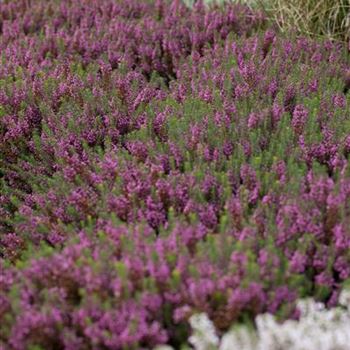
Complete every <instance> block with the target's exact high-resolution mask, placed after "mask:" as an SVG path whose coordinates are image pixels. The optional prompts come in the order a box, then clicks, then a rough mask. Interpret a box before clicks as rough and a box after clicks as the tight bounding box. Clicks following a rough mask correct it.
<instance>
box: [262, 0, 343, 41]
mask: <svg viewBox="0 0 350 350" xmlns="http://www.w3.org/2000/svg"><path fill="white" fill-rule="evenodd" d="M256 3H257V4H258V5H260V6H262V7H263V8H264V10H265V12H266V13H267V14H268V16H269V18H271V19H273V20H274V22H275V23H276V24H277V25H278V26H279V28H280V29H281V30H282V31H288V30H291V29H292V30H297V31H298V32H300V33H303V34H307V35H310V36H326V37H328V38H332V39H338V40H339V39H340V40H344V39H345V40H348V39H349V38H350V0H268V1H264V0H257V1H256Z"/></svg>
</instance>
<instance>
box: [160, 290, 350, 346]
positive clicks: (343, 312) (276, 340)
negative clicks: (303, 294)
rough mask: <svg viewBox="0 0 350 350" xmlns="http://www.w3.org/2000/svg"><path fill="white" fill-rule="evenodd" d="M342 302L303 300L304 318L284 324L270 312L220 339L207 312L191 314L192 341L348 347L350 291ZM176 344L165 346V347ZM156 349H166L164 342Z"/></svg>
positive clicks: (349, 334)
mask: <svg viewBox="0 0 350 350" xmlns="http://www.w3.org/2000/svg"><path fill="white" fill-rule="evenodd" d="M339 302H340V306H339V307H335V308H331V309H329V310H327V309H326V308H325V306H324V304H322V303H316V302H315V301H314V300H313V299H306V300H299V301H298V307H299V309H300V310H301V315H300V319H299V320H298V321H296V320H289V321H286V322H284V323H282V324H280V323H279V322H276V320H275V318H274V317H273V316H272V315H270V314H265V315H259V316H257V318H256V323H257V330H256V332H254V331H253V332H252V331H251V330H249V329H248V328H247V327H238V328H237V327H236V328H233V329H232V330H230V331H229V332H227V333H226V334H224V335H223V337H222V338H221V340H219V338H218V336H217V335H216V332H215V328H214V326H213V324H212V322H211V321H210V320H209V319H208V316H207V315H206V314H204V313H202V314H196V315H193V316H191V318H190V324H191V326H192V329H193V335H191V337H190V338H189V342H190V343H191V344H193V346H194V349H196V350H210V349H212V350H213V349H220V350H236V349H242V350H267V349H272V350H274V349H285V350H304V349H310V350H312V349H321V350H330V349H339V350H346V349H348V347H349V343H350V333H349V322H350V293H349V291H346V290H344V291H343V292H342V294H341V295H340V301H339ZM171 349H172V348H169V347H164V350H171ZM156 350H163V347H162V346H159V347H157V348H156Z"/></svg>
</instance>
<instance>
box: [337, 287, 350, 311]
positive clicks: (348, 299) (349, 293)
mask: <svg viewBox="0 0 350 350" xmlns="http://www.w3.org/2000/svg"><path fill="white" fill-rule="evenodd" d="M339 304H340V305H342V306H345V307H347V308H348V310H349V312H350V290H343V291H342V293H341V294H340V296H339Z"/></svg>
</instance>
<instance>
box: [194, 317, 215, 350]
mask: <svg viewBox="0 0 350 350" xmlns="http://www.w3.org/2000/svg"><path fill="white" fill-rule="evenodd" d="M190 324H191V327H192V329H193V334H192V335H191V337H190V338H189V343H190V344H192V345H193V346H194V348H195V350H216V349H217V347H218V345H219V337H218V336H217V335H216V332H215V327H214V325H213V323H212V322H211V321H210V320H209V318H208V316H207V315H206V314H205V313H200V314H196V315H193V316H191V317H190Z"/></svg>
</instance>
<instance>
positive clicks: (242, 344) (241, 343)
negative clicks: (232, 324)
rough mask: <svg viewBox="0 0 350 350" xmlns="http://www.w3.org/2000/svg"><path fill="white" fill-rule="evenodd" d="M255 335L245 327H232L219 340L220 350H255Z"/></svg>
mask: <svg viewBox="0 0 350 350" xmlns="http://www.w3.org/2000/svg"><path fill="white" fill-rule="evenodd" d="M256 347H257V338H256V335H255V334H254V333H253V332H252V331H249V329H248V328H247V327H239V328H237V329H232V330H231V331H229V332H228V333H226V334H225V335H224V336H223V337H222V339H221V342H220V350H234V349H242V350H256Z"/></svg>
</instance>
